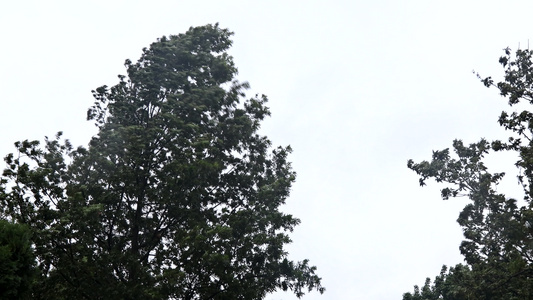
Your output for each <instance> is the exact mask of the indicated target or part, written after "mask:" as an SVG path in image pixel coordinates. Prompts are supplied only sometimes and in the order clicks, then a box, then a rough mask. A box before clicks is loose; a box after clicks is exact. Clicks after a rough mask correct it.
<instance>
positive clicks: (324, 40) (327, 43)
mask: <svg viewBox="0 0 533 300" xmlns="http://www.w3.org/2000/svg"><path fill="white" fill-rule="evenodd" d="M532 11H533V2H531V1H513V0H508V1H505V4H503V2H502V1H487V0H485V1H476V0H471V1H458V0H449V1H427V0H405V1H392V0H376V1H357V0H352V1H338V0H330V1H313V0H308V1H278V0H271V1H177V0H173V1H170V0H169V1H163V0H151V1H136V0H128V1H126V0H106V1H102V0H93V1H57V0H56V1H54V0H50V1H36V0H27V1H5V3H2V4H1V6H0V39H1V45H2V46H1V47H0V57H1V58H2V59H1V60H0V93H1V94H0V97H1V98H0V99H1V100H0V101H1V102H0V104H1V106H0V128H2V130H1V131H0V132H1V133H0V155H1V156H4V155H5V154H7V153H10V152H12V151H13V150H14V148H13V142H15V141H17V140H23V139H39V140H42V139H43V138H44V136H50V137H52V136H54V135H55V133H56V132H57V131H63V132H64V135H65V137H67V138H69V139H70V140H71V141H72V143H73V144H74V145H86V144H87V142H88V141H89V139H90V137H91V136H93V135H94V134H95V133H96V129H95V127H94V126H93V125H92V123H90V122H87V121H85V118H86V111H87V108H88V107H89V106H90V105H91V104H92V103H93V99H92V95H91V90H93V89H95V88H97V87H99V86H101V85H104V84H105V85H108V86H112V85H114V84H116V83H117V82H118V79H117V75H118V74H124V73H125V69H124V66H123V63H124V61H125V59H127V58H129V59H131V60H132V61H135V60H137V59H138V58H139V57H140V54H141V49H142V48H143V47H147V46H149V45H150V43H152V42H154V41H155V40H156V39H157V38H158V37H161V36H163V35H171V34H179V33H182V32H185V31H186V30H187V29H188V28H189V27H190V26H199V25H205V24H207V23H216V22H218V23H219V24H220V26H221V27H224V28H229V29H230V30H231V31H233V32H234V33H235V35H234V37H233V41H234V44H233V47H232V49H231V50H230V54H231V55H232V56H233V57H234V61H235V64H236V66H237V67H238V69H239V75H238V78H239V80H241V81H248V82H249V83H250V84H251V89H250V91H249V95H250V96H251V95H253V94H255V93H259V94H266V95H267V96H268V97H269V107H270V109H271V112H272V116H271V117H270V118H269V119H268V120H266V121H265V122H264V123H263V126H262V128H261V132H262V133H263V134H265V135H267V136H268V137H269V138H270V139H271V140H272V142H273V144H274V145H291V147H292V148H293V150H294V152H293V154H292V155H291V156H290V160H291V161H292V165H293V168H294V170H295V171H296V172H297V173H298V176H297V181H296V183H295V184H294V186H293V189H292V193H291V196H290V198H289V199H288V200H287V204H286V205H285V206H284V207H283V210H284V211H286V212H287V213H290V214H293V215H294V216H296V217H298V218H300V219H301V221H302V223H301V225H300V226H299V227H297V228H296V230H295V231H294V232H293V233H292V234H291V237H292V240H293V243H292V244H290V245H288V246H287V251H288V252H289V257H290V258H291V259H293V260H303V259H306V258H308V259H310V263H311V264H312V265H316V266H317V267H318V270H317V273H318V275H319V276H321V277H322V280H323V281H322V283H323V285H324V286H325V287H326V292H325V293H324V294H323V295H320V294H318V293H316V292H312V293H310V294H308V295H306V296H305V297H304V298H303V299H307V300H315V299H361V300H363V299H364V300H367V299H371V300H372V299H376V300H381V299H401V298H402V294H403V293H405V292H408V291H412V288H413V285H415V284H419V285H421V284H423V283H424V280H425V278H426V277H432V278H433V277H434V276H435V275H437V274H438V273H439V271H440V269H441V266H442V265H443V264H447V265H455V264H457V263H460V262H462V257H461V255H460V253H459V249H458V247H459V244H460V242H461V240H462V233H461V228H460V227H459V225H458V224H457V223H456V221H455V220H456V219H457V216H458V214H459V212H460V210H461V209H462V207H464V205H465V203H466V200H465V199H451V200H448V201H442V200H441V199H440V196H439V195H440V192H439V185H437V184H433V183H430V184H429V185H428V186H427V187H423V188H421V187H420V186H419V184H418V178H417V176H416V174H414V172H412V171H410V170H408V169H407V167H406V165H407V160H408V159H410V158H412V159H414V160H415V161H421V160H424V159H430V157H431V151H432V150H440V149H444V148H448V147H450V146H451V143H452V141H453V139H462V140H463V141H464V142H465V143H471V142H477V141H478V140H479V139H480V138H481V137H484V138H487V139H489V140H492V139H496V138H501V137H504V136H505V132H504V131H503V129H501V128H499V126H498V124H497V118H498V116H499V114H500V112H501V111H502V110H504V109H507V104H506V103H507V102H506V100H505V99H503V98H501V97H500V96H499V94H498V92H497V91H496V90H495V89H487V88H485V87H484V86H483V85H482V84H481V83H480V82H479V80H478V79H477V78H476V76H475V75H474V74H473V71H475V72H479V73H480V74H481V75H482V76H493V77H495V78H500V77H501V75H502V74H503V69H502V68H501V67H500V65H499V64H498V58H499V57H500V56H501V55H502V54H503V51H502V49H504V48H506V47H510V48H511V49H513V50H516V49H517V48H518V47H520V48H522V49H525V48H527V47H528V43H529V39H530V38H533V35H532V33H533V32H532V31H531V22H530V20H531V12H532ZM532 43H533V39H532ZM532 47H533V44H532ZM512 163H513V158H512V157H508V156H501V155H500V156H496V157H494V158H492V159H491V160H490V161H489V166H490V167H492V168H493V169H492V170H494V171H501V170H506V168H508V167H507V166H508V165H512ZM511 170H512V169H511ZM509 177H510V178H508V179H507V180H506V181H505V182H504V184H502V187H501V188H502V190H503V191H505V192H507V193H509V195H513V193H516V190H517V186H516V179H514V177H512V176H509ZM266 299H268V300H278V299H280V300H289V299H296V297H295V296H293V295H292V294H287V293H281V292H280V293H275V294H272V295H269V296H267V298H266Z"/></svg>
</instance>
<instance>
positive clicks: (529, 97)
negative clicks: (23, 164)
mask: <svg viewBox="0 0 533 300" xmlns="http://www.w3.org/2000/svg"><path fill="white" fill-rule="evenodd" d="M532 53H533V52H532V51H530V50H518V51H516V56H515V57H513V56H512V54H511V51H510V50H509V49H506V50H505V55H504V56H502V57H501V58H500V63H501V64H502V66H503V67H504V68H505V77H504V80H503V81H501V82H499V83H497V84H495V83H494V81H493V80H492V78H491V77H488V78H481V77H480V79H481V81H482V82H483V83H484V84H485V85H486V86H487V87H492V86H495V87H497V88H498V89H499V90H500V94H501V95H502V96H504V97H507V98H508V100H509V105H510V106H514V105H516V104H518V103H520V102H523V101H526V102H529V104H533V61H532ZM498 121H499V123H500V125H501V126H503V127H504V128H505V129H506V130H509V131H510V132H511V134H510V136H509V138H508V139H507V141H498V140H497V141H493V142H488V141H486V140H484V139H482V140H481V141H480V142H478V143H474V144H471V145H469V146H465V145H464V144H463V143H462V142H461V141H459V140H456V141H454V143H453V149H454V152H455V155H454V156H452V154H451V153H450V151H449V150H448V149H445V150H442V151H435V152H433V158H432V160H431V161H430V162H428V161H423V162H421V163H414V162H413V161H412V160H410V161H409V163H408V167H409V168H410V169H412V170H414V171H415V172H416V173H417V174H419V175H420V176H421V178H420V184H421V185H425V182H426V180H427V179H429V178H433V179H435V180H436V181H437V182H443V183H447V184H449V186H448V187H446V188H444V189H443V190H442V197H443V199H445V200H446V199H448V198H450V197H456V196H460V195H461V196H467V197H468V198H469V199H470V200H471V203H469V204H467V205H466V206H465V208H464V210H463V211H462V212H461V213H460V215H459V218H458V220H457V221H458V222H459V224H460V225H461V226H462V227H463V232H464V237H465V240H464V241H463V242H462V244H461V247H460V250H461V253H462V254H463V255H464V257H465V261H466V265H458V266H456V267H455V268H451V269H450V271H449V272H448V273H446V270H443V272H442V273H441V275H440V276H438V277H437V278H436V279H435V282H434V284H433V285H431V282H430V281H429V279H428V280H427V281H426V284H425V286H424V288H425V291H426V295H427V296H428V297H426V298H424V293H423V292H422V293H420V291H419V290H418V288H417V287H415V293H414V294H410V293H407V294H405V295H404V299H405V300H409V299H531V298H532V297H533V279H532V278H533V202H532V199H533V184H532V183H533V113H532V112H530V111H528V110H523V111H521V112H516V111H515V112H512V113H508V112H505V111H504V112H502V114H501V115H500V118H499V120H498ZM491 151H512V152H515V153H516V154H517V155H518V157H519V160H518V161H517V162H516V164H515V165H516V167H518V169H519V174H520V175H519V176H518V180H519V182H520V184H521V185H522V187H523V191H524V199H523V201H522V200H516V199H512V198H508V197H506V196H505V195H504V194H501V193H498V192H497V190H496V185H497V184H498V183H499V182H500V180H501V179H502V178H503V176H504V173H490V172H489V171H488V169H487V167H486V166H485V165H484V163H483V159H484V157H485V156H486V155H487V154H489V153H490V152H491ZM423 291H424V289H423ZM420 297H421V298H420Z"/></svg>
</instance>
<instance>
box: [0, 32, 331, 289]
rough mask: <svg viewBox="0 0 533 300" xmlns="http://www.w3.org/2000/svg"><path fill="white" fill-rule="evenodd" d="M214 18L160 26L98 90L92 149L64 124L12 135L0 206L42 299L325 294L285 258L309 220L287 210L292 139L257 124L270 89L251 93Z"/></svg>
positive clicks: (305, 266) (304, 264)
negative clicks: (20, 234) (38, 135)
mask: <svg viewBox="0 0 533 300" xmlns="http://www.w3.org/2000/svg"><path fill="white" fill-rule="evenodd" d="M231 35H232V33H231V32H230V31H228V30H227V29H222V28H220V27H218V24H216V25H206V26H200V27H193V28H190V29H189V30H188V31H187V32H186V33H184V34H179V35H174V36H169V37H162V38H160V39H158V40H157V41H156V42H154V43H153V44H151V45H150V47H148V48H145V49H143V52H142V56H141V58H140V59H139V60H138V61H137V62H135V63H134V62H132V61H130V60H126V62H125V66H126V70H127V73H126V75H119V82H118V84H116V85H114V86H112V87H108V86H105V85H104V86H101V87H99V88H97V89H95V90H94V91H93V96H94V99H95V102H94V105H93V106H92V107H91V108H89V110H88V112H87V119H88V120H91V121H93V122H94V123H95V125H96V126H97V127H98V134H97V135H96V136H94V137H93V138H92V139H91V140H90V142H89V145H88V147H78V148H74V147H73V146H72V145H71V144H70V143H69V141H68V140H66V139H63V138H62V134H61V132H60V133H58V134H57V135H56V137H55V138H52V139H49V138H46V139H45V143H44V147H42V146H41V144H40V143H39V142H38V141H28V140H25V141H22V142H17V143H16V144H15V146H16V149H17V152H16V153H15V154H9V155H8V156H7V157H6V158H5V161H6V162H7V168H6V169H5V171H4V172H3V175H2V184H1V185H0V195H1V196H0V210H1V213H2V214H3V215H5V216H8V217H9V218H10V219H12V220H14V221H16V222H19V223H22V224H26V225H27V226H28V227H29V228H30V229H31V231H32V232H33V235H32V240H31V241H32V243H33V244H34V247H35V255H36V257H37V264H38V269H39V277H38V280H37V281H36V285H35V288H34V290H35V292H34V297H35V299H262V298H264V297H265V295H266V294H267V293H270V292H273V291H275V290H292V291H293V292H294V293H295V294H296V295H297V296H298V297H301V296H302V295H304V293H305V292H307V291H312V290H317V291H319V292H320V293H322V292H323V291H324V288H323V287H322V286H321V279H320V278H319V277H318V276H317V275H316V274H315V270H316V268H315V267H314V266H310V265H309V263H308V261H307V260H304V261H300V262H294V261H291V260H289V259H288V257H287V256H288V253H287V252H286V251H285V250H284V246H285V245H286V244H287V243H290V242H291V240H290V238H289V236H288V233H289V232H291V231H292V230H293V228H294V227H295V226H296V225H298V224H299V220H298V219H297V218H295V217H293V216H292V215H289V214H286V213H283V212H281V211H280V206H281V205H282V204H284V202H285V200H286V199H287V197H288V196H289V192H290V188H291V185H292V183H293V182H294V180H295V176H296V174H295V172H294V171H293V170H292V168H291V164H290V162H289V161H288V160H287V157H288V155H289V153H290V152H291V149H290V147H288V146H287V147H276V148H272V143H271V142H270V140H269V139H268V138H267V137H265V136H262V135H260V134H259V133H258V129H259V127H260V123H261V121H262V120H263V119H264V118H265V117H267V116H269V115H270V111H269V109H268V108H267V106H266V102H267V97H266V96H264V95H256V96H254V97H251V98H246V95H245V90H246V89H247V88H248V83H246V82H239V81H237V80H236V79H235V76H236V74H237V68H236V67H235V65H234V62H233V59H232V57H231V56H230V55H229V54H228V53H227V50H228V49H229V48H230V46H231V44H232V41H231V39H230V37H231Z"/></svg>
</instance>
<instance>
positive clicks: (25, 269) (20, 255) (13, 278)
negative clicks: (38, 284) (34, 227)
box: [0, 219, 36, 299]
mask: <svg viewBox="0 0 533 300" xmlns="http://www.w3.org/2000/svg"><path fill="white" fill-rule="evenodd" d="M30 238H31V232H30V230H29V228H28V227H27V226H24V225H21V224H13V223H10V222H8V221H6V220H1V219H0V299H30V296H31V286H32V283H33V280H34V277H35V275H36V270H35V256H34V254H33V250H32V248H31V240H30Z"/></svg>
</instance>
